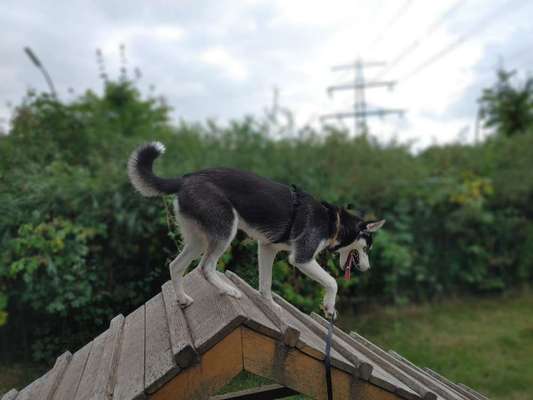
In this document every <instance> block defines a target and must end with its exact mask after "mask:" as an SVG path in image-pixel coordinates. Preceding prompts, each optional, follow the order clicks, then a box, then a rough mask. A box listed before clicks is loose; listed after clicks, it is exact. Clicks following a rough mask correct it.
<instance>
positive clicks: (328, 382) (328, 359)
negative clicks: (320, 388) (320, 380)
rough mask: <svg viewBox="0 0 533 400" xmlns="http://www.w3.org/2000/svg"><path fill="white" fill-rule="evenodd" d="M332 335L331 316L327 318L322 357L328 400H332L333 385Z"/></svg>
mask: <svg viewBox="0 0 533 400" xmlns="http://www.w3.org/2000/svg"><path fill="white" fill-rule="evenodd" d="M332 335H333V318H331V319H330V320H329V326H328V336H327V337H326V357H325V358H324V366H325V367H326V389H327V392H328V400H333V386H332V383H331V337H332Z"/></svg>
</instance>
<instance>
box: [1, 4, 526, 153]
mask: <svg viewBox="0 0 533 400" xmlns="http://www.w3.org/2000/svg"><path fill="white" fill-rule="evenodd" d="M460 3H461V4H459V2H457V0H450V1H448V0H434V1H427V0H424V1H422V0H411V1H409V0H395V1H393V0H365V1H362V0H359V1H356V0H352V1H332V0H328V1H311V0H304V1H296V0H278V1H276V0H269V1H262V0H240V1H232V0H218V1H201V0H194V1H193V0H190V1H189V0H188V1H180V0H175V1H154V0H151V1H142V2H141V1H120V2H119V1H109V0H93V1H81V0H78V1H59V0H54V1H36V0H28V1H20V0H17V1H11V0H7V1H6V0H4V1H2V4H1V5H0V10H1V12H0V26H2V31H3V32H2V35H1V39H0V82H1V84H2V90H1V91H0V118H2V119H3V120H4V124H5V121H7V120H8V119H9V116H10V110H9V108H8V106H7V103H8V102H11V103H14V104H17V103H18V102H19V101H20V99H21V98H22V97H23V95H24V93H25V92H26V90H27V89H28V88H30V87H31V88H35V89H38V90H46V84H45V82H44V80H43V77H42V76H41V75H40V73H39V71H38V70H37V69H35V67H34V66H33V65H32V64H31V63H30V62H29V60H28V58H27V57H26V55H25V54H24V53H23V47H24V46H31V48H32V49H33V50H34V51H35V52H36V54H37V55H38V56H39V57H40V59H41V60H42V62H43V63H44V64H45V66H46V67H47V69H48V70H49V72H50V74H51V75H52V78H53V80H54V82H55V85H56V87H57V91H58V93H59V95H60V97H61V98H64V99H69V98H72V96H73V95H72V94H69V91H68V90H69V88H73V89H74V90H75V91H76V93H80V92H82V91H84V90H85V89H87V88H92V89H94V90H97V91H100V90H101V82H100V81H99V79H98V68H97V64H96V61H95V50H96V49H97V48H99V49H101V50H102V52H103V55H104V58H105V61H106V67H107V70H108V73H109V75H111V76H115V77H116V76H118V74H119V72H118V71H119V67H120V62H119V58H120V57H119V50H118V49H119V46H120V44H124V45H125V47H126V55H127V59H128V66H129V67H130V68H131V69H133V68H134V67H138V68H140V70H142V74H143V78H142V80H141V87H142V88H143V90H145V91H148V88H149V86H150V85H154V86H155V88H156V89H155V91H156V93H157V94H161V95H163V96H165V97H166V98H167V100H168V101H169V103H170V105H171V106H173V108H174V110H175V111H174V115H175V118H176V119H178V118H184V119H187V120H204V119H206V118H208V117H209V118H216V119H217V120H219V121H220V122H225V121H227V120H228V119H230V118H238V117H241V116H243V115H245V114H250V113H253V114H260V113H262V112H263V110H264V108H265V107H267V106H270V105H271V104H272V98H273V94H272V93H273V87H274V86H277V87H279V89H280V99H279V101H280V104H281V105H282V106H284V107H288V108H290V109H291V110H292V111H294V113H295V115H296V120H297V122H298V123H299V124H306V123H312V124H318V123H319V116H320V115H322V114H325V113H330V112H335V111H348V110H349V109H350V107H351V105H352V102H351V99H352V98H353V95H352V94H350V93H349V92H337V93H336V94H335V95H334V96H333V98H329V97H328V96H327V94H326V87H327V86H328V85H332V84H336V83H347V82H349V81H350V80H351V79H353V75H352V74H351V73H350V72H346V71H345V72H333V71H332V70H331V67H332V66H333V65H336V64H345V63H350V62H353V60H354V59H355V58H356V57H358V56H360V57H363V58H364V59H366V60H369V61H385V62H389V63H390V62H392V61H393V60H394V59H395V58H397V57H398V56H399V55H400V54H402V52H403V51H404V50H405V49H407V48H408V47H409V46H411V48H412V49H413V50H412V51H411V52H409V53H408V55H407V56H406V57H405V58H403V59H402V60H401V61H400V62H398V63H396V64H394V65H392V66H389V67H385V70H383V69H382V70H381V71H384V72H385V73H384V74H383V72H380V68H377V67H376V68H371V69H370V68H369V69H366V70H365V75H366V77H367V78H372V77H375V76H376V75H378V74H381V75H383V76H382V77H381V79H384V80H398V84H397V86H396V88H395V90H393V91H389V90H386V89H373V90H369V91H367V93H366V95H367V101H368V103H369V108H377V107H391V108H402V109H405V110H406V112H407V114H406V115H405V117H404V118H398V117H396V116H391V117H389V118H387V119H385V120H380V119H371V120H369V125H370V129H371V132H372V133H373V134H374V135H375V136H376V137H378V138H379V140H381V141H388V140H391V139H393V138H396V139H397V140H399V141H402V142H405V141H411V140H415V141H416V145H415V146H416V147H422V146H425V145H427V144H430V143H434V142H437V143H445V142H450V141H454V140H459V139H460V140H471V139H472V138H473V124H474V119H475V113H476V99H477V98H478V96H479V94H480V91H481V89H482V88H483V87H486V86H487V85H489V84H491V83H492V82H493V81H494V67H495V66H496V65H497V63H498V57H499V56H502V57H503V59H504V62H505V66H507V67H509V68H516V69H518V70H520V71H523V73H526V72H527V71H531V67H530V66H531V63H532V62H533V52H532V51H531V49H532V47H533V23H532V21H533V2H532V1H526V0H518V1H516V0H515V1H512V0H462V1H461V2H460ZM447 13H448V14H447ZM446 14H447V17H445V18H444V17H443V16H444V15H446ZM462 38H466V40H464V41H463V39H462ZM456 41H459V42H460V45H459V46H457V47H455V48H454V49H453V50H452V51H450V52H448V53H447V54H446V55H445V56H444V57H441V58H437V59H436V61H435V62H434V63H432V64H429V65H427V67H424V63H426V62H427V61H428V60H430V59H431V58H432V57H433V56H435V55H438V54H439V53H440V52H442V51H446V49H447V48H448V46H450V45H452V44H453V43H454V42H456ZM346 123H347V125H348V126H350V127H351V126H352V122H351V121H349V120H347V121H346ZM460 132H462V133H460Z"/></svg>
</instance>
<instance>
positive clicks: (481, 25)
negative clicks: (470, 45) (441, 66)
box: [401, 0, 526, 80]
mask: <svg viewBox="0 0 533 400" xmlns="http://www.w3.org/2000/svg"><path fill="white" fill-rule="evenodd" d="M515 1H516V0H510V1H507V2H505V4H503V5H502V6H501V7H498V8H497V9H496V10H493V12H491V13H490V14H489V15H487V16H486V17H485V18H483V19H482V20H481V21H479V22H478V23H477V24H476V25H474V27H473V28H472V29H470V30H469V31H467V32H466V33H465V34H463V35H461V36H459V37H458V38H457V39H456V40H454V41H453V42H451V43H450V44H449V45H448V46H446V47H444V48H443V49H442V50H440V51H439V52H437V53H436V54H434V55H433V56H431V57H430V58H429V59H427V60H426V61H424V62H422V63H421V64H419V65H418V66H417V67H416V68H414V69H413V70H411V72H409V73H408V74H405V75H404V76H403V78H401V79H402V80H407V79H410V78H412V77H413V76H414V75H416V74H418V73H419V72H421V71H422V70H424V69H426V68H428V67H429V66H431V65H432V64H434V63H435V62H437V61H438V60H440V59H441V58H442V57H444V56H446V55H447V54H448V53H450V52H452V51H453V50H455V48H457V47H459V46H460V45H461V44H463V43H464V42H466V41H467V40H468V39H470V37H471V36H474V35H476V34H478V33H479V32H481V31H483V30H484V29H486V28H487V27H488V26H489V25H490V22H492V21H491V20H496V19H498V18H501V17H502V16H503V15H505V14H506V12H509V11H510V10H512V11H516V10H517V9H518V8H520V7H519V6H518V7H516V8H514V9H511V7H510V5H511V4H512V3H514V2H515ZM525 4H526V3H525V2H521V4H520V5H525Z"/></svg>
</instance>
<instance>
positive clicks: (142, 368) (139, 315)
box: [2, 270, 487, 400]
mask: <svg viewBox="0 0 533 400" xmlns="http://www.w3.org/2000/svg"><path fill="white" fill-rule="evenodd" d="M220 277H221V279H223V280H224V281H225V282H227V283H228V284H230V285H232V286H234V287H236V288H238V289H239V290H240V291H241V292H242V294H243V296H242V298H241V299H234V298H232V297H229V296H227V295H223V294H220V293H219V292H218V291H217V289H216V288H215V287H214V286H212V285H211V284H210V283H209V282H207V281H206V279H205V278H204V277H203V275H202V274H201V271H199V270H195V271H194V272H192V273H190V274H188V275H187V277H186V278H185V280H186V282H185V287H186V291H187V292H188V293H189V295H191V297H193V299H194V303H193V304H192V305H191V306H189V307H187V308H186V309H184V310H182V309H181V308H180V307H179V305H178V303H177V299H176V294H175V289H174V285H173V284H172V282H170V281H169V282H166V283H165V284H164V285H163V286H162V291H161V293H160V294H158V295H156V296H155V297H154V298H152V299H150V300H149V301H148V302H147V303H146V304H145V305H143V306H141V307H139V308H138V309H137V310H135V311H134V312H133V313H131V314H130V315H128V317H127V318H124V317H123V316H122V315H119V316H118V317H116V318H114V319H113V320H112V321H111V323H110V327H109V329H108V330H107V331H105V332H104V333H102V334H101V335H100V336H98V337H97V338H95V339H94V340H93V341H92V342H90V343H88V344H87V345H86V346H84V347H83V348H81V349H80V350H78V351H77V352H76V353H75V354H74V355H71V354H70V353H68V352H67V353H65V354H63V355H62V356H60V357H58V359H57V360H56V363H55V365H54V367H53V368H52V369H51V370H50V371H49V372H47V373H46V374H45V375H43V376H42V377H41V378H39V379H37V380H36V381H34V382H33V383H32V384H30V385H28V386H27V387H26V388H24V389H23V390H21V391H20V392H19V393H17V392H16V391H11V392H8V393H6V394H5V395H4V396H3V397H2V400H34V399H39V400H65V399H68V400H97V399H110V398H111V397H112V398H113V399H115V400H138V399H144V398H146V397H150V398H153V399H159V400H174V399H177V398H183V399H185V398H187V399H189V398H190V399H208V398H209V396H212V395H213V394H214V393H216V392H217V391H218V390H219V389H220V388H221V387H222V386H224V385H225V384H226V383H228V382H229V380H231V379H232V378H233V377H235V376H236V375H237V374H238V373H239V372H240V371H242V370H243V368H244V369H246V370H248V371H249V372H252V373H255V374H257V375H260V376H264V377H266V378H269V379H273V380H275V381H276V382H278V383H280V384H282V385H284V386H286V387H289V388H291V389H292V390H296V391H298V392H301V393H303V394H307V395H309V396H312V397H315V398H319V399H321V398H325V395H326V394H325V390H326V389H325V388H326V385H325V381H324V365H323V360H324V352H325V337H326V333H327V327H328V322H327V321H326V320H324V319H323V318H322V317H320V316H318V315H316V314H313V315H312V316H308V315H306V314H303V313H301V312H300V311H298V310H297V309H296V308H295V307H294V306H292V305H291V304H289V303H287V302H286V301H285V300H284V299H282V298H280V297H279V296H276V295H275V296H274V297H275V301H276V302H277V303H278V304H279V305H280V307H279V308H278V307H277V306H276V305H272V304H271V303H270V302H269V301H266V300H265V299H264V298H263V297H262V296H261V295H260V293H259V292H258V291H257V290H255V289H253V288H252V287H250V286H249V285H248V284H247V283H246V282H244V281H243V280H242V279H240V278H239V277H238V276H236V275H234V274H232V273H230V272H228V273H227V274H226V275H224V274H220ZM333 333H334V335H333V341H332V350H331V357H332V367H333V380H334V388H335V389H334V390H335V391H336V395H335V398H336V399H337V398H338V399H344V398H346V399H348V398H357V399H363V400H393V399H398V398H402V399H407V400H415V399H420V398H423V399H424V400H436V399H437V395H438V396H439V397H438V399H439V400H441V399H442V400H452V399H453V400H461V399H468V400H487V399H486V397H484V396H483V395H481V394H479V393H477V392H475V391H473V390H472V389H470V388H468V387H465V386H463V385H461V384H455V383H453V382H450V381H448V380H447V379H445V378H443V377H441V376H440V375H438V374H437V373H435V372H433V371H430V370H422V369H420V368H419V367H417V366H416V365H414V364H412V363H410V362H409V361H408V360H406V359H404V358H403V357H401V356H399V355H398V354H396V353H387V352H386V351H384V350H383V349H381V348H380V347H379V346H376V345H374V344H373V343H371V342H369V341H368V340H366V339H364V338H362V337H360V336H359V335H357V334H356V333H352V334H351V335H348V334H347V333H345V332H343V331H342V330H340V329H338V328H336V327H335V328H334V332H333ZM365 379H366V380H365ZM8 396H9V397H8Z"/></svg>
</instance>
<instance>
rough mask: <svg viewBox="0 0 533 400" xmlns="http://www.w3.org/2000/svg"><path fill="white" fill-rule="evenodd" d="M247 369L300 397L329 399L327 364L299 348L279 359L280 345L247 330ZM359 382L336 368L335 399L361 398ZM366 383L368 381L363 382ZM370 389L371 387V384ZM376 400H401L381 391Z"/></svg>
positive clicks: (245, 336)
mask: <svg viewBox="0 0 533 400" xmlns="http://www.w3.org/2000/svg"><path fill="white" fill-rule="evenodd" d="M242 331H243V352H244V369H245V370H246V371H248V372H250V373H253V374H256V375H259V376H262V377H265V378H267V379H270V380H273V381H274V382H276V383H278V384H280V385H283V386H286V387H289V388H291V389H293V390H295V391H297V392H298V393H301V394H304V395H307V396H310V397H312V398H314V399H326V398H327V393H326V382H325V374H324V364H323V362H322V361H320V360H317V359H315V358H314V357H311V356H309V355H307V354H305V353H303V352H302V351H300V350H299V349H297V348H290V347H286V346H285V355H284V357H279V347H280V346H279V342H276V341H275V340H274V339H272V338H269V337H267V336H264V335H261V334H259V333H257V332H255V331H253V330H251V329H249V328H246V327H243V328H242ZM355 381H359V380H358V379H357V378H355V377H354V376H353V375H352V374H351V373H348V372H345V371H343V370H340V369H337V368H335V367H333V368H332V383H333V385H332V386H333V398H334V399H336V400H347V399H353V398H359V397H354V396H356V395H357V393H354V392H353V390H352V386H353V382H355ZM359 382H364V381H359ZM365 384H366V385H368V386H370V384H369V383H368V382H365ZM376 393H380V394H381V395H380V396H376V397H374V398H373V400H385V399H386V400H393V399H395V400H396V399H399V397H397V396H396V395H394V394H391V393H389V392H386V391H383V390H382V389H378V390H377V391H376Z"/></svg>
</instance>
